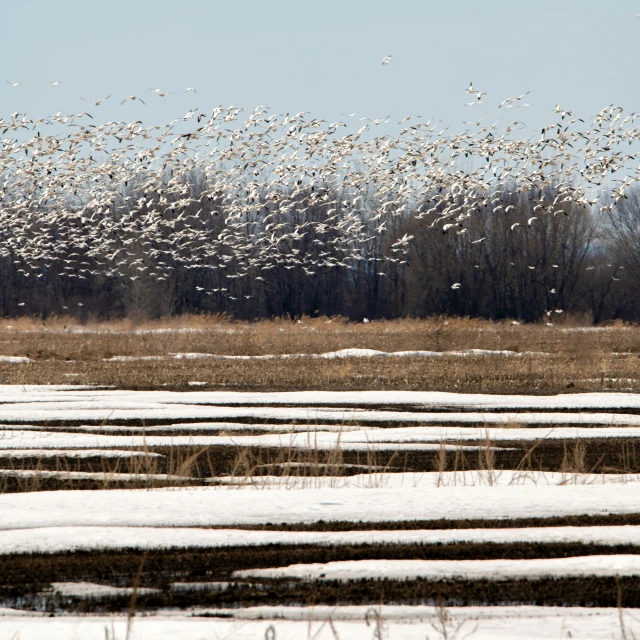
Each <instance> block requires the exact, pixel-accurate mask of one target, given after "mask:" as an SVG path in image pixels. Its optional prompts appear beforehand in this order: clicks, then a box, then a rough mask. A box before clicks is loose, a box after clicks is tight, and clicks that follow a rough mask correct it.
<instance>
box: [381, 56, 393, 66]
mask: <svg viewBox="0 0 640 640" xmlns="http://www.w3.org/2000/svg"><path fill="white" fill-rule="evenodd" d="M392 57H393V56H390V55H389V56H385V57H384V58H382V66H383V67H384V66H385V65H388V64H389V63H390V62H391V58H392Z"/></svg>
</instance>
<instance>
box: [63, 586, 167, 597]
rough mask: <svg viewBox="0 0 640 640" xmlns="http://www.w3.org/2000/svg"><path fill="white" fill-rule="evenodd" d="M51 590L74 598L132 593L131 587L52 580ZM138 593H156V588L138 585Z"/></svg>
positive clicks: (116, 595)
mask: <svg viewBox="0 0 640 640" xmlns="http://www.w3.org/2000/svg"><path fill="white" fill-rule="evenodd" d="M51 590H52V591H53V592H54V593H56V594H58V595H60V596H63V597H74V598H109V597H111V598H113V597H118V596H129V595H131V594H132V593H133V588H132V587H111V586H109V585H106V584H94V583H93V582H52V583H51ZM137 592H138V593H139V594H140V595H144V594H148V593H157V592H158V590H157V589H148V588H145V587H140V588H138V589H137Z"/></svg>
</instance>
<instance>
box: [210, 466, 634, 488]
mask: <svg viewBox="0 0 640 640" xmlns="http://www.w3.org/2000/svg"><path fill="white" fill-rule="evenodd" d="M274 466H276V467H281V468H288V467H290V468H289V471H290V472H291V473H290V475H284V476H282V475H280V476H270V475H254V476H215V477H213V478H209V479H208V480H209V481H211V482H212V483H219V484H227V485H236V486H244V487H247V488H251V487H256V488H259V489H266V488H279V487H281V488H286V489H320V488H340V489H345V488H354V489H363V488H364V489H367V488H375V487H385V488H388V489H389V488H397V489H401V488H403V487H405V488H415V487H419V486H425V485H426V486H432V487H453V486H461V487H473V486H484V485H489V486H500V487H508V486H514V485H522V484H533V485H536V486H538V485H557V486H561V485H568V484H584V485H593V484H627V483H630V482H635V483H637V482H640V474H637V473H634V474H616V473H606V474H596V473H559V472H549V471H512V470H499V471H484V470H474V471H442V472H439V471H431V472H404V473H402V472H401V473H395V472H389V470H388V469H385V468H382V469H381V470H380V471H379V472H373V471H372V472H368V473H362V474H357V475H350V476H347V475H344V474H343V475H330V474H329V473H327V474H326V475H309V474H308V473H307V474H305V473H304V471H301V472H299V474H298V475H296V470H297V469H296V466H295V465H288V464H286V463H285V464H281V465H262V467H263V468H267V469H269V468H270V469H273V468H274ZM306 466H307V468H309V467H310V466H312V465H306ZM313 466H316V465H313ZM300 467H302V468H304V466H303V465H300ZM317 467H319V468H320V469H323V468H324V469H325V470H328V471H330V470H331V466H330V465H328V466H327V467H323V466H322V465H317Z"/></svg>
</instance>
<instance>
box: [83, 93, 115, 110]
mask: <svg viewBox="0 0 640 640" xmlns="http://www.w3.org/2000/svg"><path fill="white" fill-rule="evenodd" d="M110 97H111V95H108V96H106V97H104V98H100V99H98V100H87V99H86V98H82V100H84V101H85V102H91V104H94V105H95V106H96V107H99V106H100V105H101V104H102V103H103V102H104V101H105V100H108V99H109V98H110Z"/></svg>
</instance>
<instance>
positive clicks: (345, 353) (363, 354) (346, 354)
mask: <svg viewBox="0 0 640 640" xmlns="http://www.w3.org/2000/svg"><path fill="white" fill-rule="evenodd" d="M548 355H549V354H548V353H543V352H534V351H523V352H520V351H508V350H491V349H467V350H465V351H390V352H389V351H378V350H377V349H340V350H339V351H329V352H327V353H273V354H264V355H224V354H218V353H170V354H168V355H166V356H161V355H155V356H112V357H110V358H104V359H103V361H104V362H137V361H145V360H168V359H173V360H202V359H214V360H274V359H281V360H285V359H290V358H320V359H324V360H333V359H336V358H380V357H386V358H393V357H395V358H442V357H446V356H448V357H460V358H466V357H469V356H503V357H517V358H521V357H523V356H548Z"/></svg>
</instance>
